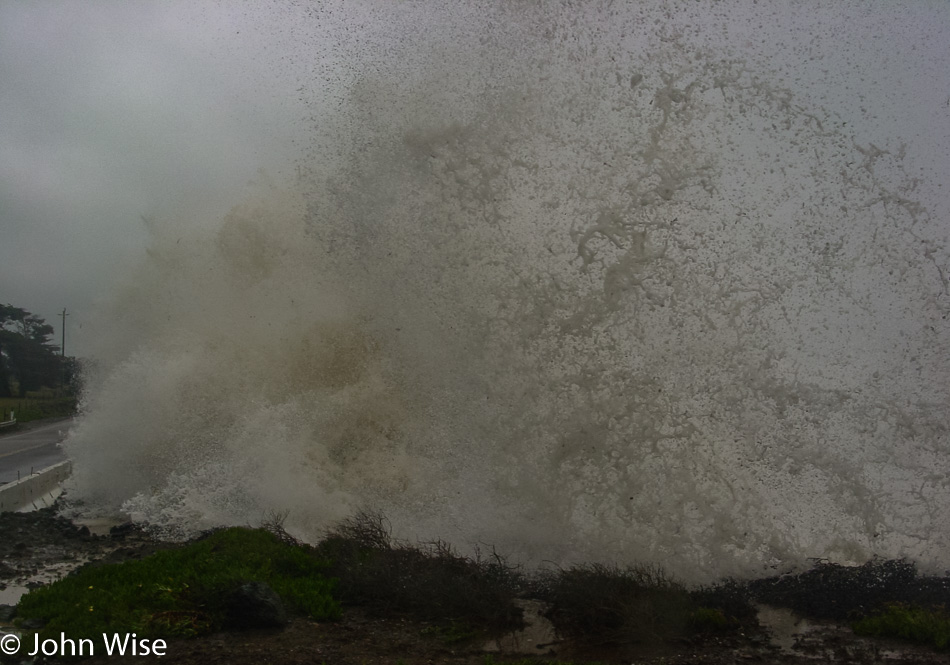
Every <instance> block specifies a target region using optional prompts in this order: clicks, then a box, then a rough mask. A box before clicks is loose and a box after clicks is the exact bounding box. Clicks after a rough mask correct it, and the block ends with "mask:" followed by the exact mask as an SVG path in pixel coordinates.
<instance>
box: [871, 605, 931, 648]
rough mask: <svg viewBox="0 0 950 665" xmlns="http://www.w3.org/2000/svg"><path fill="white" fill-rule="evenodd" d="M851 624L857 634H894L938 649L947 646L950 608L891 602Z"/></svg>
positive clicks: (892, 635)
mask: <svg viewBox="0 0 950 665" xmlns="http://www.w3.org/2000/svg"><path fill="white" fill-rule="evenodd" d="M853 628H854V632H856V633H857V634H858V635H870V636H874V637H896V638H899V639H903V640H910V641H912V642H919V643H921V644H929V645H930V646H933V647H936V648H937V649H939V650H941V651H943V650H946V649H948V648H950V612H947V610H946V609H945V608H943V607H937V608H925V607H918V606H915V605H907V604H904V603H891V604H889V605H887V606H886V607H885V608H884V609H883V610H882V611H880V612H877V613H875V614H873V615H871V616H868V617H864V618H862V619H860V620H859V621H856V622H855V623H854V624H853Z"/></svg>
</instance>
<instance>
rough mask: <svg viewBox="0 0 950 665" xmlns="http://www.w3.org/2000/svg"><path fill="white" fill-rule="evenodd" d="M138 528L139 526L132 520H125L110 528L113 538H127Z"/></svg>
mask: <svg viewBox="0 0 950 665" xmlns="http://www.w3.org/2000/svg"><path fill="white" fill-rule="evenodd" d="M136 528H137V527H136V526H135V524H133V523H132V522H124V523H122V524H118V525H116V526H114V527H112V528H111V529H109V535H110V536H112V537H113V538H125V537H126V536H127V535H129V534H130V533H132V532H133V531H135V530H136Z"/></svg>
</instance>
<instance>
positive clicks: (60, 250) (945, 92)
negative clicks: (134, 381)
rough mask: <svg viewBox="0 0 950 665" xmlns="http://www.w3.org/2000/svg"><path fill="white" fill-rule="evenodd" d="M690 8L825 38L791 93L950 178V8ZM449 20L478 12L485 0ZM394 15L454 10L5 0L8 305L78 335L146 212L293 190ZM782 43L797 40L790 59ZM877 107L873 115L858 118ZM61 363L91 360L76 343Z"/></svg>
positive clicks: (743, 26) (760, 37)
mask: <svg viewBox="0 0 950 665" xmlns="http://www.w3.org/2000/svg"><path fill="white" fill-rule="evenodd" d="M489 4H490V3H489ZM647 4H651V3H647ZM684 6H688V7H689V21H690V22H691V25H692V26H694V27H695V26H697V25H698V26H700V28H701V26H702V25H703V23H704V21H705V22H707V23H708V25H709V26H710V28H711V29H710V30H708V31H704V30H702V29H698V30H697V34H698V35H701V36H702V39H705V40H713V41H715V40H720V41H724V42H728V43H730V44H735V45H736V47H737V48H740V49H741V48H744V46H743V45H744V44H747V46H748V48H749V49H750V50H754V51H757V52H758V55H760V56H763V55H764V56H769V54H770V52H771V51H773V50H774V51H775V53H780V52H782V51H783V49H789V50H790V49H791V47H792V46H796V47H799V46H802V42H801V39H802V35H803V34H808V33H811V34H813V36H814V38H813V40H812V41H811V42H810V43H809V44H808V45H807V46H808V48H809V49H810V48H812V47H813V48H814V49H815V50H814V54H813V56H811V57H810V58H807V59H805V60H803V61H799V62H797V64H796V65H795V68H794V70H793V71H790V73H789V74H790V78H791V77H794V80H789V81H786V82H784V83H786V84H788V85H790V86H793V87H797V88H799V89H800V90H801V91H802V93H801V94H802V95H804V97H800V99H802V98H804V99H807V97H808V96H809V95H812V96H814V97H815V99H813V100H810V101H813V102H815V103H816V104H820V105H823V106H824V107H827V108H828V109H829V110H830V111H832V112H834V113H836V114H838V115H840V116H841V117H844V118H848V117H852V116H854V117H855V118H860V119H862V120H861V121H863V122H864V123H866V127H864V128H862V132H861V135H862V136H864V137H868V140H871V138H873V137H875V136H879V137H881V138H882V140H886V139H887V138H888V137H894V136H899V138H900V139H901V140H906V141H907V143H908V148H909V159H910V160H911V161H912V162H913V160H917V163H919V165H920V167H921V168H922V169H927V170H928V176H927V177H928V178H931V179H932V178H933V173H934V172H935V171H934V170H935V169H936V170H937V171H938V172H939V171H940V170H942V171H943V172H944V173H948V174H950V157H948V154H950V153H948V146H950V141H948V136H950V105H948V98H950V77H948V75H947V73H946V72H947V71H948V67H947V65H948V63H950V4H948V3H945V2H943V1H942V0H940V1H938V0H933V1H929V0H926V1H925V0H905V2H903V3H896V2H883V1H874V0H868V1H852V2H845V1H842V2H834V3H831V2H801V3H790V2H786V1H785V0H775V2H771V3H770V2H765V3H759V4H758V5H752V4H751V3H749V2H732V3H715V4H713V3H710V5H709V6H708V7H707V6H704V5H703V4H702V3H700V4H699V5H696V4H695V3H687V5H684ZM393 7H397V9H392V8H393ZM453 7H460V8H463V9H459V10H458V11H457V12H456V14H464V12H465V11H468V12H469V13H470V14H471V15H472V16H477V15H478V12H479V11H480V10H479V7H480V4H479V3H476V2H465V1H463V2H461V3H460V4H459V5H453ZM753 7H754V9H753ZM382 8H386V11H390V12H391V14H392V16H390V17H388V18H387V17H383V19H380V18H379V17H376V18H375V19H374V20H375V22H376V24H377V26H376V27H377V29H378V28H379V25H381V24H384V23H386V21H391V20H392V17H398V16H402V15H403V14H402V13H401V9H398V8H406V10H407V11H406V12H405V17H404V20H405V22H406V23H405V27H404V28H403V27H398V28H396V29H395V30H397V31H398V30H402V29H405V30H407V31H412V32H413V39H422V38H425V37H424V36H425V34H426V33H425V26H422V27H420V22H421V21H420V17H422V16H429V13H433V12H434V13H435V14H438V13H439V12H442V13H449V12H451V11H455V10H454V9H453V10H448V9H446V8H445V6H444V5H443V3H440V2H434V1H433V2H432V3H431V4H427V3H425V2H415V3H391V2H389V1H388V0H386V1H384V0H378V2H374V1H373V0H363V1H361V2H350V3H342V2H327V3H316V2H314V3H306V2H304V3H295V2H289V1H287V2H284V1H276V2H266V3H265V2H247V3H237V2H209V1H199V2H195V1H194V0H186V1H168V0H162V1H161V2H158V1H155V2H124V1H121V2H120V1H98V2H93V1H90V2H17V1H12V0H0V86H2V88H0V89H2V94H0V302H5V303H6V302H8V303H11V304H14V305H16V306H19V307H23V308H26V309H28V310H31V311H33V312H35V313H37V314H40V315H42V316H44V317H45V318H47V320H48V321H49V322H50V323H53V324H55V325H56V326H57V329H58V326H59V321H58V318H57V314H58V312H59V311H60V310H61V309H62V308H63V307H66V308H68V309H69V310H70V312H72V313H73V316H72V317H71V318H70V319H69V325H70V326H78V325H81V324H82V322H83V321H84V320H88V317H90V316H92V313H93V305H94V303H95V302H96V301H97V300H98V299H100V298H102V297H104V296H105V295H106V294H107V293H108V292H109V290H110V288H111V285H112V282H113V280H114V276H115V275H116V274H117V271H116V266H118V265H122V264H123V263H127V262H130V261H135V260H136V259H137V257H140V256H141V252H142V251H143V248H144V244H145V241H146V233H145V229H144V226H143V224H142V222H141V217H142V216H143V215H147V216H151V217H155V218H158V219H182V218H183V219H186V220H188V219H194V220H205V221H207V220H215V219H218V218H220V216H221V215H222V214H223V213H224V212H225V211H226V210H227V209H228V208H229V207H230V205H232V204H234V203H235V201H236V200H238V198H239V192H240V191H241V189H242V188H243V187H244V186H245V184H246V183H247V181H248V180H249V179H251V178H253V177H254V176H255V174H256V172H257V171H258V169H262V168H263V169H266V170H267V171H268V172H269V173H270V174H272V175H274V176H275V177H277V178H278V179H280V178H284V177H290V176H291V175H292V173H293V170H294V168H295V164H296V163H297V160H298V159H299V154H298V151H305V150H306V149H307V147H308V140H309V139H308V131H309V130H310V128H312V127H313V125H314V124H315V122H317V121H318V119H319V115H320V113H321V112H327V111H326V109H328V108H331V107H332V104H328V105H327V106H326V109H324V110H323V111H321V104H322V101H321V100H324V101H326V99H327V93H328V91H329V90H330V87H328V86H324V87H322V88H321V85H323V84H320V81H325V80H326V79H327V76H328V74H327V73H328V72H329V73H330V75H332V73H333V72H336V73H340V72H344V71H345V67H342V68H341V66H340V61H341V58H342V57H343V56H341V53H342V52H344V51H345V50H346V45H347V44H348V43H350V42H353V41H354V40H358V39H359V38H360V30H361V29H362V28H361V25H360V22H359V21H358V20H354V16H355V17H357V18H358V17H359V15H360V13H361V12H364V13H366V14H367V16H369V14H370V13H371V12H373V11H374V10H376V9H382ZM332 9H336V10H341V11H342V12H343V13H344V14H347V15H348V16H345V17H344V18H343V19H340V20H341V21H344V22H345V23H346V26H345V27H346V28H347V29H343V27H341V26H342V25H343V24H342V23H341V24H340V26H334V20H335V19H334V17H333V16H332V15H331V14H332V12H331V11H329V10H332ZM430 10H431V11H430ZM318 11H320V12H321V13H320V16H315V15H314V12H318ZM730 12H732V14H733V15H735V16H744V15H746V14H747V15H748V16H749V17H752V19H753V20H745V21H739V20H734V19H733V18H730ZM696 13H699V14H700V17H699V19H697V18H696V16H695V14H696ZM703 14H708V15H707V16H706V17H705V19H704V18H703V16H702V15H703ZM681 16H683V17H686V16H687V14H685V13H684V14H679V13H677V11H674V12H672V13H671V14H670V15H669V16H668V18H667V19H666V20H669V21H670V22H676V21H677V20H680V17H681ZM454 18H455V19H458V15H456V16H455V17H454ZM432 20H433V21H436V20H437V18H434V19H432ZM461 20H465V21H468V20H470V18H466V17H464V16H463V18H462V19H461ZM683 21H684V24H685V23H686V19H685V18H684V19H683ZM724 26H725V27H724ZM803 26H804V27H803ZM793 28H794V29H793ZM783 35H790V37H789V39H791V40H792V41H794V42H796V43H795V44H786V45H784V46H782V45H781V40H782V39H783ZM341 45H342V49H343V50H342V51H341ZM776 64H780V63H776ZM856 67H858V68H863V71H854V73H853V76H849V75H846V74H842V72H843V71H845V72H846V71H847V70H848V69H852V70H853V69H854V68H856ZM829 71H831V72H832V75H830V76H829V75H828V72H829ZM826 79H827V82H828V83H827V84H823V81H825V80H826ZM842 80H844V81H846V85H840V82H841V81H842ZM342 87H345V85H344V86H337V87H336V89H337V91H339V90H340V89H341V88H342ZM868 106H874V107H875V109H874V112H873V113H867V112H865V111H858V109H864V108H866V107H868ZM58 334H59V333H57V336H58ZM67 350H68V351H70V352H71V353H77V354H80V355H81V354H82V349H75V348H72V349H71V348H69V342H68V340H67Z"/></svg>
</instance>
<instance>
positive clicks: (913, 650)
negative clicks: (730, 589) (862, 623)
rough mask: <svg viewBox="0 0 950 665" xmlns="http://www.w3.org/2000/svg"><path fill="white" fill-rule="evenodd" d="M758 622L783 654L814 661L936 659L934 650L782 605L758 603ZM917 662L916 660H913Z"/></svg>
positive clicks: (874, 662)
mask: <svg viewBox="0 0 950 665" xmlns="http://www.w3.org/2000/svg"><path fill="white" fill-rule="evenodd" d="M757 609H758V619H759V624H760V625H761V626H762V627H763V628H765V629H766V630H767V631H768V633H769V636H770V638H771V644H772V646H773V647H776V648H778V649H779V650H780V652H781V653H783V654H786V655H795V656H798V657H799V658H806V659H811V660H815V661H816V662H860V663H870V664H879V665H887V664H888V663H893V662H894V661H898V662H908V660H907V659H908V658H915V657H917V658H920V661H919V662H921V663H930V662H936V661H933V660H932V659H933V658H934V653H933V652H932V651H930V650H929V649H927V648H926V647H918V646H916V645H909V644H904V643H900V642H895V641H892V640H881V639H872V638H868V637H862V636H860V635H855V634H854V631H852V630H851V628H850V626H848V625H843V624H837V623H833V622H823V621H813V620H811V619H806V618H804V617H801V616H799V615H797V614H796V613H795V612H793V611H792V610H789V609H785V608H782V607H772V606H769V605H758V606H757ZM914 662H918V661H914Z"/></svg>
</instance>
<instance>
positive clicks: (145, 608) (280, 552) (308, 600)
mask: <svg viewBox="0 0 950 665" xmlns="http://www.w3.org/2000/svg"><path fill="white" fill-rule="evenodd" d="M326 569H327V563H326V561H325V560H323V559H321V558H319V557H318V556H316V554H315V553H314V552H313V550H312V549H311V548H310V547H308V546H306V545H300V544H295V543H288V542H286V541H285V540H282V539H280V538H279V537H278V536H276V535H275V534H273V533H271V532H269V531H266V530H264V529H248V528H238V527H235V528H229V529H223V530H221V531H217V532H215V533H213V534H211V535H210V536H208V537H207V538H204V539H201V540H198V541H196V542H193V543H190V544H189V545H187V546H185V547H183V548H181V549H175V550H165V551H161V552H157V553H155V554H153V555H151V556H149V557H147V558H145V559H142V560H140V561H128V562H125V563H121V564H112V565H103V566H95V567H86V568H83V569H81V570H79V571H77V572H76V573H74V574H72V575H70V576H68V577H66V578H64V579H62V580H59V581H58V582H55V583H53V584H51V585H49V586H47V587H43V588H39V589H35V590H33V591H31V592H30V593H28V594H27V595H25V596H24V597H23V598H22V599H21V600H20V603H19V605H18V606H17V616H18V620H19V621H20V622H21V623H22V622H23V621H24V620H29V619H33V620H39V621H45V622H46V623H45V625H44V626H43V628H42V629H41V630H40V631H39V634H40V638H41V639H45V638H47V637H55V636H58V635H59V634H60V632H67V633H68V634H69V636H70V637H72V638H83V637H90V638H91V637H96V638H97V637H99V635H100V634H101V633H104V632H107V633H115V632H123V633H124V632H135V633H137V634H138V635H139V636H140V637H162V638H164V637H170V636H176V635H177V636H195V635H201V634H205V633H208V632H211V631H214V630H219V629H221V628H223V627H226V625H227V622H228V616H229V596H230V595H231V594H232V593H233V592H234V590H235V589H236V588H238V587H239V586H240V585H241V584H244V583H246V582H263V583H266V584H267V585H269V586H270V587H271V588H272V589H273V590H274V591H275V592H276V593H277V594H278V595H279V596H280V597H281V599H282V600H283V602H284V603H285V604H286V605H287V606H288V608H289V609H291V610H294V611H297V612H299V613H301V614H306V615H309V616H311V617H312V618H314V619H316V620H335V619H338V618H339V617H340V606H339V604H338V603H337V601H336V600H335V599H334V598H333V596H332V590H333V581H332V580H330V579H328V578H327V577H326V576H325V573H326Z"/></svg>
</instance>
